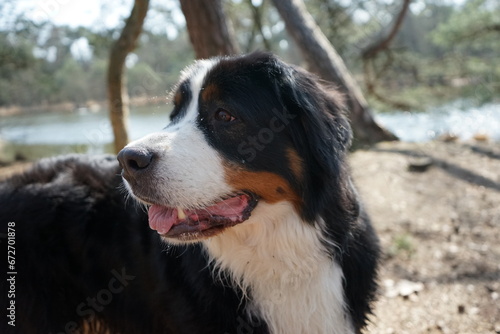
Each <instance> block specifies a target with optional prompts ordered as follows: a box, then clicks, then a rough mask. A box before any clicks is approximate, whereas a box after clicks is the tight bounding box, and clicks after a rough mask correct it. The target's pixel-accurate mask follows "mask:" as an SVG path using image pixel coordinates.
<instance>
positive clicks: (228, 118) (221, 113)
mask: <svg viewBox="0 0 500 334" xmlns="http://www.w3.org/2000/svg"><path fill="white" fill-rule="evenodd" d="M215 119H216V120H218V121H220V122H232V121H234V120H235V119H236V118H235V117H234V116H233V115H231V114H230V113H229V111H227V110H225V109H218V110H217V111H216V112H215Z"/></svg>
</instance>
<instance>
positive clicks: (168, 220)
mask: <svg viewBox="0 0 500 334" xmlns="http://www.w3.org/2000/svg"><path fill="white" fill-rule="evenodd" d="M247 206H248V197H247V196H245V195H239V196H236V197H231V198H228V199H226V200H224V201H221V202H218V203H216V204H214V205H212V206H209V207H206V208H204V209H202V210H185V211H184V212H185V214H186V216H187V217H188V218H190V219H191V220H194V221H198V220H200V219H202V218H203V217H205V218H206V217H211V216H218V217H225V218H227V219H229V220H231V221H238V220H241V219H243V214H244V211H245V209H246V208H247ZM148 214H149V227H151V229H153V230H155V231H158V233H159V234H166V233H168V231H170V229H171V228H172V226H174V225H177V224H179V223H181V222H182V221H181V220H180V219H179V218H178V217H177V209H175V208H168V207H165V206H161V205H156V204H155V205H152V206H151V207H150V208H149V212H148Z"/></svg>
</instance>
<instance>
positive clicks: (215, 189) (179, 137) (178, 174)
mask: <svg viewBox="0 0 500 334" xmlns="http://www.w3.org/2000/svg"><path fill="white" fill-rule="evenodd" d="M214 64H215V61H213V60H202V61H198V62H196V63H195V65H193V66H191V67H190V68H189V69H188V70H186V71H185V72H184V73H183V74H182V77H183V78H185V79H186V78H189V79H190V90H191V93H192V99H191V101H189V104H188V105H187V107H186V113H185V115H184V116H183V117H182V118H181V119H179V120H178V121H176V122H175V123H170V124H169V125H168V126H167V127H166V128H165V130H164V131H162V132H157V133H153V134H151V135H148V136H146V137H143V138H141V139H139V140H136V141H134V142H132V143H130V144H128V145H127V147H144V148H146V149H147V150H148V151H152V152H155V154H156V157H155V168H154V170H153V171H152V173H154V174H153V175H152V179H154V180H157V183H156V184H155V185H154V192H155V198H157V199H158V200H159V202H157V203H155V204H163V205H168V206H171V207H175V206H177V207H181V208H186V209H191V208H202V207H206V206H208V205H211V204H214V203H215V202H217V201H219V200H221V199H222V198H223V197H225V196H227V195H228V194H230V193H232V192H234V191H235V190H234V189H232V188H231V187H230V186H229V185H228V184H227V183H226V181H225V175H224V168H223V164H222V159H221V156H220V155H219V153H218V152H217V151H216V150H215V149H214V148H212V147H211V146H210V145H209V144H208V142H207V140H206V138H205V136H204V134H203V133H202V132H201V130H200V129H199V128H198V127H197V125H196V119H197V117H198V96H199V94H200V91H201V88H202V84H203V79H204V78H205V75H206V73H207V71H208V70H209V69H210V68H211V67H212V66H213V65H214Z"/></svg>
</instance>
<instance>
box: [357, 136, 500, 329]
mask: <svg viewBox="0 0 500 334" xmlns="http://www.w3.org/2000/svg"><path fill="white" fill-rule="evenodd" d="M422 156H427V157H431V158H432V160H433V164H432V166H431V167H430V168H429V169H428V170H427V171H425V172H410V171H408V164H409V162H410V161H414V160H416V159H415V157H422ZM351 165H352V169H353V172H354V177H355V180H356V183H357V185H358V187H359V190H360V193H361V195H362V196H363V198H364V200H365V202H366V205H367V207H368V210H369V212H370V213H371V216H372V219H373V221H374V224H375V227H376V229H377V231H378V232H379V235H380V238H381V242H382V246H383V249H384V252H385V256H384V260H383V263H382V269H381V271H380V276H381V277H380V278H381V279H380V284H381V296H380V298H379V301H378V302H377V304H376V310H375V313H376V316H375V317H374V318H373V323H372V324H371V325H370V327H369V329H368V330H367V331H366V332H367V333H373V334H375V333H409V334H410V333H411V334H415V333H460V334H467V333H500V298H499V294H500V145H498V144H497V145H491V144H490V145H479V144H460V143H443V142H432V143H426V144H409V143H395V144H393V143H390V144H381V145H379V146H376V147H374V148H372V149H370V150H368V151H357V152H355V153H354V154H353V155H352V156H351Z"/></svg>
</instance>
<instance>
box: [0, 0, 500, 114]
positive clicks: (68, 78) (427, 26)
mask: <svg viewBox="0 0 500 334" xmlns="http://www.w3.org/2000/svg"><path fill="white" fill-rule="evenodd" d="M304 1H305V3H306V6H307V8H308V10H309V11H310V13H311V15H312V16H313V17H314V19H315V20H316V22H317V23H318V24H319V25H320V27H321V29H322V31H323V32H324V33H325V35H326V36H327V38H328V39H329V40H330V42H331V43H332V44H333V45H334V47H335V48H336V49H337V51H338V52H339V53H340V55H341V56H342V57H343V59H344V60H345V61H346V64H347V66H348V68H349V69H350V71H351V72H353V74H354V76H355V77H356V78H357V79H358V80H359V81H363V78H366V76H365V75H366V73H365V70H366V68H367V67H366V66H364V65H366V64H363V61H362V60H361V57H360V55H361V53H362V51H363V49H364V48H366V47H367V46H368V45H370V44H371V43H373V41H375V40H377V39H378V38H380V36H382V35H383V34H384V33H385V32H386V30H387V29H388V27H390V25H391V21H392V19H393V18H394V17H395V15H396V14H397V13H398V10H399V8H400V5H401V2H398V1H392V2H391V1H389V2H388V1H383V0H376V1H366V0H352V1H350V2H345V1H338V0H304ZM419 4H420V5H423V7H421V8H420V9H419V10H413V11H410V12H409V13H408V15H407V17H406V18H405V21H404V22H403V26H402V27H401V29H400V31H399V33H398V35H397V36H396V38H395V40H394V41H393V43H392V45H391V48H390V49H389V50H386V51H385V52H382V53H380V54H379V55H378V56H377V57H376V58H375V59H373V60H372V61H371V62H370V64H369V65H370V66H369V67H368V68H369V71H370V73H371V75H372V76H373V78H375V85H376V88H377V92H378V93H379V95H382V96H386V97H390V98H392V99H393V100H400V101H403V102H405V103H407V104H410V105H411V106H413V107H414V108H421V109H425V108H426V107H428V106H429V105H432V104H438V103H440V102H443V100H448V99H453V98H457V97H459V96H472V97H474V98H476V100H477V101H478V103H482V102H486V101H490V100H492V99H494V98H495V96H498V93H499V91H500V85H499V82H500V57H498V55H499V54H500V38H499V30H498V29H499V26H500V3H498V1H495V0H467V1H466V2H465V3H464V4H463V5H461V6H456V5H453V4H450V3H445V2H443V1H441V0H425V1H424V2H419ZM224 5H225V11H226V14H227V16H228V18H229V20H230V21H231V23H232V25H233V27H234V30H235V32H236V37H237V39H238V41H239V44H240V47H241V50H242V51H244V52H249V51H253V50H266V49H268V50H270V51H273V52H275V53H277V54H278V55H280V56H281V57H282V58H284V59H285V60H287V61H290V62H293V63H297V64H303V60H302V58H301V56H300V52H299V51H298V49H297V48H296V46H295V45H294V43H293V41H292V39H290V38H289V37H288V35H287V32H286V29H285V25H284V24H283V22H282V20H281V18H280V17H279V15H278V13H277V11H276V10H275V9H274V7H273V6H272V4H271V1H269V0H262V1H255V0H253V1H252V0H226V1H225V2H224ZM169 6H170V7H168V6H167V7H168V8H159V7H158V8H156V7H153V8H151V9H150V12H151V11H152V13H149V14H148V17H153V18H155V24H153V25H148V24H147V23H146V26H145V31H144V33H143V34H142V35H141V37H140V41H139V47H138V48H137V49H136V50H135V51H134V54H133V55H132V56H131V59H133V60H134V61H133V62H130V63H129V68H127V70H126V77H127V80H126V83H127V88H128V91H129V94H130V96H131V97H132V98H141V99H144V98H151V97H155V96H157V97H161V96H165V95H166V93H167V91H168V90H169V89H170V88H171V86H172V85H173V84H174V83H175V81H176V80H177V77H178V74H179V71H180V70H181V69H182V68H183V67H184V66H185V65H187V64H189V63H190V62H191V61H192V60H193V58H194V53H193V51H192V48H191V45H190V43H189V38H188V36H187V32H186V30H185V27H184V26H183V25H182V24H179V23H175V22H178V20H174V18H173V13H174V12H175V10H174V9H175V8H173V7H172V6H174V7H175V6H178V3H176V2H172V3H171V4H170V5H169ZM0 12H1V6H0ZM360 13H361V14H363V13H364V14H363V15H364V19H360V18H361V17H363V15H361V14H360ZM0 14H2V13H0ZM9 22H10V23H9V24H10V26H8V27H2V28H0V106H9V105H21V106H25V105H26V106H27V105H41V104H53V103H61V102H71V103H73V104H74V105H75V106H78V105H81V104H85V103H86V102H87V101H89V100H97V101H105V99H106V85H105V78H106V71H107V63H108V54H109V47H110V45H111V43H112V42H113V40H114V39H115V38H116V37H117V34H118V33H119V27H117V28H114V29H101V30H96V29H93V28H92V27H78V28H70V27H64V26H54V25H52V24H50V23H38V24H35V23H33V22H31V21H30V20H27V19H25V18H24V17H23V16H22V15H21V16H20V17H18V18H10V19H9ZM158 22H159V23H158ZM161 22H163V24H164V26H163V27H161V24H162V23H161ZM257 22H259V23H257ZM167 25H168V26H169V27H176V29H177V32H178V34H177V36H176V37H175V38H173V37H172V36H171V35H170V36H169V35H167V33H166V27H167ZM2 29H3V30H2ZM82 40H83V41H85V42H87V43H88V45H89V46H90V55H87V56H85V55H84V54H83V55H82V54H78V52H75V51H74V46H75V45H76V44H78V42H79V41H80V42H81V41H82ZM369 98H370V97H369ZM376 103H377V104H376V107H377V109H381V110H385V109H388V110H390V109H391V108H392V109H393V108H394V107H393V106H391V105H390V104H387V103H385V102H381V101H380V100H378V101H377V102H376Z"/></svg>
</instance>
